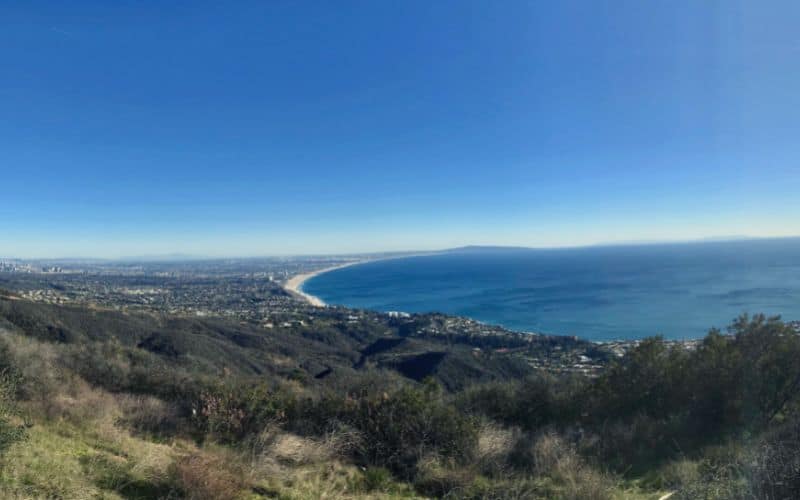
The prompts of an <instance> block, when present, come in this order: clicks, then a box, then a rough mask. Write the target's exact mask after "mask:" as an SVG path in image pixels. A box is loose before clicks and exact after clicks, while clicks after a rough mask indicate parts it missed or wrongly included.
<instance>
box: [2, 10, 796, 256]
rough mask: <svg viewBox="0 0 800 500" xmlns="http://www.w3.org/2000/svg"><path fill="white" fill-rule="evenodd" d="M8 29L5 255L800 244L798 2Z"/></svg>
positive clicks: (208, 17)
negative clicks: (726, 239)
mask: <svg viewBox="0 0 800 500" xmlns="http://www.w3.org/2000/svg"><path fill="white" fill-rule="evenodd" d="M0 13H2V16H0V19H2V21H0V23H2V26H3V28H4V29H3V30H2V34H0V39H1V40H2V41H3V42H4V43H3V45H2V46H3V48H2V49H0V56H2V60H3V65H4V70H5V71H4V83H3V91H2V95H3V99H2V101H3V103H2V106H1V107H0V110H1V111H0V113H2V117H3V120H0V164H2V165H3V167H2V169H0V182H2V185H3V187H4V189H3V194H2V196H0V254H2V255H8V256H22V257H35V258H43V257H63V256H66V255H90V256H97V257H121V256H129V255H159V254H172V253H181V254H192V255H206V256H230V255H296V254H323V253H324V254H344V253H362V252H378V251H400V250H408V249H415V250H433V249H441V248H450V247H458V246H464V245H503V246H531V247H560V246H582V245H593V244H614V243H620V242H630V241H663V240H691V239H701V238H708V237H719V236H725V235H731V234H746V235H750V236H755V237H765V236H769V237H780V236H792V235H798V234H800V198H798V196H797V194H798V193H800V171H799V170H798V165H799V164H800V163H799V162H800V153H798V149H797V144H796V143H797V137H798V136H800V115H798V113H797V112H796V110H797V109H800V94H798V93H797V91H796V89H797V88H800V58H798V57H797V55H798V52H797V50H798V47H800V39H799V38H798V34H797V30H796V23H795V22H794V20H795V19H797V18H798V14H800V5H799V4H797V3H794V2H788V1H779V2H771V3H768V4H767V3H764V2H756V1H743V2H737V3H736V4H735V5H731V6H729V7H728V8H722V7H721V6H718V5H717V4H713V3H705V2H654V3H648V4H647V5H646V6H645V5H642V4H640V3H638V2H615V3H613V4H611V5H600V4H597V5H594V4H591V3H588V4H581V3H572V2H564V3H561V2H559V3H556V4H550V5H546V4H538V3H530V2H522V1H510V2H499V3H497V2H496V3H490V2H447V1H446V2H435V3H430V2H414V1H412V2H403V3H400V4H392V5H389V4H385V3H357V2H345V3H337V4H336V5H333V4H324V3H322V4H320V3H306V2H292V3H290V4H286V3H266V4H265V3H262V2H252V1H245V2H237V3H236V5H234V6H221V5H214V4H209V3H203V2H199V3H191V4H184V5H161V4H159V5H156V4H135V5H120V4H114V3H112V4H108V3H100V2H88V1H82V2H71V3H70V4H69V5H66V4H65V5H60V4H57V3H53V2H33V3H25V4H19V5H5V6H3V7H1V8H0Z"/></svg>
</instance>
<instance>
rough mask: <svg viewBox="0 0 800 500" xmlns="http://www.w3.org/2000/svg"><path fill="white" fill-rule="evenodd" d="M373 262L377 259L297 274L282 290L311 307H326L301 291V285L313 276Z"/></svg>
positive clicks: (323, 303)
mask: <svg viewBox="0 0 800 500" xmlns="http://www.w3.org/2000/svg"><path fill="white" fill-rule="evenodd" d="M373 260H377V259H364V260H355V261H352V262H345V263H344V264H337V265H335V266H330V267H323V268H322V269H317V270H316V271H311V272H310V273H302V274H297V275H295V276H292V277H291V278H289V279H288V280H287V281H286V283H284V284H283V288H284V290H286V291H287V292H289V293H291V294H292V295H295V296H297V297H300V298H301V299H303V300H305V301H306V302H308V303H309V304H311V305H312V306H316V307H326V306H327V304H326V303H325V302H324V301H323V300H322V299H320V298H319V297H317V296H314V295H311V294H310V293H306V292H304V291H303V283H305V282H306V281H308V280H310V279H311V278H313V277H314V276H319V275H320V274H324V273H327V272H330V271H335V270H337V269H342V268H345V267H350V266H355V265H356V264H364V263H366V262H372V261H373Z"/></svg>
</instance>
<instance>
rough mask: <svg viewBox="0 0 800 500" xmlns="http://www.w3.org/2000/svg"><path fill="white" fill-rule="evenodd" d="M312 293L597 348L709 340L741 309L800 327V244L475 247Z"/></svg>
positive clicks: (348, 273)
mask: <svg viewBox="0 0 800 500" xmlns="http://www.w3.org/2000/svg"><path fill="white" fill-rule="evenodd" d="M303 289H304V290H305V291H306V292H307V293H310V294H313V295H316V296H318V297H320V298H321V299H323V300H324V301H325V302H327V303H329V304H337V305H345V306H349V307H356V308H366V309H374V310H379V311H405V312H430V311H438V312H444V313H448V314H455V315H461V316H468V317H471V318H475V319H477V320H480V321H484V322H487V323H493V324H498V325H502V326H505V327H507V328H511V329H515V330H521V331H530V332H539V333H550V334H562V335H577V336H579V337H582V338H585V339H589V340H613V339H636V338H643V337H646V336H650V335H655V334H661V335H664V337H666V338H670V339H689V338H700V337H702V336H703V335H705V333H706V332H707V330H708V329H709V328H710V327H712V326H716V327H720V328H724V327H725V326H726V325H728V324H729V323H730V322H731V320H733V319H734V318H735V317H736V316H738V315H739V314H741V313H743V312H748V313H756V312H763V313H765V314H769V315H773V314H780V315H782V316H783V318H784V319H787V320H793V319H798V320H800V238H791V239H770V240H745V241H734V242H714V243H690V244H669V245H642V246H616V247H611V246H609V247H588V248H579V249H557V250H528V249H521V250H517V249H513V250H512V249H479V250H465V251H457V252H453V253H447V254H439V255H430V256H422V257H409V258H402V259H392V260H385V261H377V262H369V263H365V264H362V265H357V266H352V267H347V268H343V269H339V270H336V271H332V272H329V273H325V274H321V275H319V276H317V277H315V278H312V279H311V280H309V281H308V282H306V283H305V285H304V287H303Z"/></svg>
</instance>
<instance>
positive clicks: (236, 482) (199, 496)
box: [175, 452, 245, 500]
mask: <svg viewBox="0 0 800 500" xmlns="http://www.w3.org/2000/svg"><path fill="white" fill-rule="evenodd" d="M231 465H232V463H231V462H229V461H227V460H225V457H224V456H220V455H211V454H207V453H202V452H198V453H195V454H192V455H188V456H185V457H183V458H180V459H179V460H177V462H176V463H175V478H176V480H177V481H178V484H179V485H180V487H181V489H182V490H183V492H184V494H185V495H186V498H188V499H190V500H229V499H233V498H237V497H238V496H239V495H240V494H241V492H242V489H243V488H244V486H245V485H244V482H243V480H242V474H241V471H237V470H232V468H231Z"/></svg>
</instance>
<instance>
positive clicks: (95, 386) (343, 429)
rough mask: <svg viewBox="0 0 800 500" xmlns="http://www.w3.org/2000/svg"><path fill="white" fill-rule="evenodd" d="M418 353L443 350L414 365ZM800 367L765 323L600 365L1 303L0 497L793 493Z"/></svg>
mask: <svg viewBox="0 0 800 500" xmlns="http://www.w3.org/2000/svg"><path fill="white" fill-rule="evenodd" d="M386 339H394V340H389V341H387V340H386ZM442 353H445V356H442ZM420 356H421V357H423V359H427V358H426V357H431V356H433V357H435V358H442V357H444V359H446V360H447V361H446V363H447V364H442V361H441V360H439V364H438V365H437V369H436V370H434V371H432V372H431V373H430V376H428V377H427V378H420V377H416V376H413V375H415V374H414V369H416V368H414V367H413V366H412V369H411V373H409V370H408V366H407V365H404V364H403V363H404V361H405V360H407V359H417V358H419V357H420ZM798 360H800V340H798V336H797V334H796V333H795V332H794V330H793V329H792V328H790V327H789V326H787V325H785V324H784V323H782V322H780V321H779V320H777V319H767V318H764V317H761V316H756V317H754V318H747V317H743V318H740V319H739V320H737V321H736V322H735V323H734V324H733V325H732V327H731V333H730V334H729V335H723V334H722V333H721V332H718V331H711V332H710V333H709V335H708V336H707V337H706V339H705V340H704V342H703V343H702V345H701V346H700V347H699V348H698V349H697V350H696V351H691V352H690V351H686V350H685V349H683V348H680V347H676V346H673V345H670V344H667V343H664V342H663V341H662V340H661V339H658V338H654V339H649V340H647V341H645V342H642V343H641V345H640V346H639V347H638V348H636V349H634V350H633V351H631V352H629V353H628V355H626V356H625V357H624V358H622V359H620V360H618V361H615V362H612V363H611V364H610V365H609V366H608V367H607V368H606V369H605V370H604V371H603V373H602V374H601V376H599V377H596V378H590V377H583V376H579V375H564V376H560V377H553V376H549V375H543V374H539V373H536V372H534V371H533V370H526V368H525V367H524V366H518V367H515V368H513V369H509V368H508V367H503V366H499V364H498V361H497V360H491V359H481V358H480V357H475V356H473V355H472V350H471V348H470V347H469V346H468V345H458V344H453V343H452V342H450V343H447V342H436V341H434V340H431V339H424V338H423V339H416V338H403V337H399V336H397V335H395V334H394V332H387V331H384V330H376V331H371V330H370V329H369V328H367V327H364V326H363V325H351V326H348V327H344V326H342V325H341V324H333V323H330V324H326V323H312V324H310V325H308V326H307V327H303V328H294V329H291V330H290V329H286V330H282V329H272V330H266V329H258V328H254V327H252V326H248V325H243V324H238V323H229V322H225V321H221V320H213V319H208V320H196V319H186V318H171V317H167V316H160V315H150V314H126V313H120V312H114V311H98V310H92V309H81V308H76V307H60V306H49V305H42V304H37V303H32V302H26V301H23V300H18V299H14V298H8V297H7V298H2V299H0V373H2V377H1V378H0V497H3V498H197V499H201V498H202V499H205V498H219V499H223V498H225V499H227V498H431V497H448V498H574V499H579V498H597V499H612V498H642V499H647V498H652V499H656V498H660V497H661V496H662V495H663V494H665V493H667V492H673V493H674V495H673V498H776V499H777V498H794V497H797V495H798V494H800V473H798V468H797V464H798V463H800V451H798V450H799V449H800V420H799V419H798V417H797V411H798V389H800V361H798ZM404 367H405V369H404Z"/></svg>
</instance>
